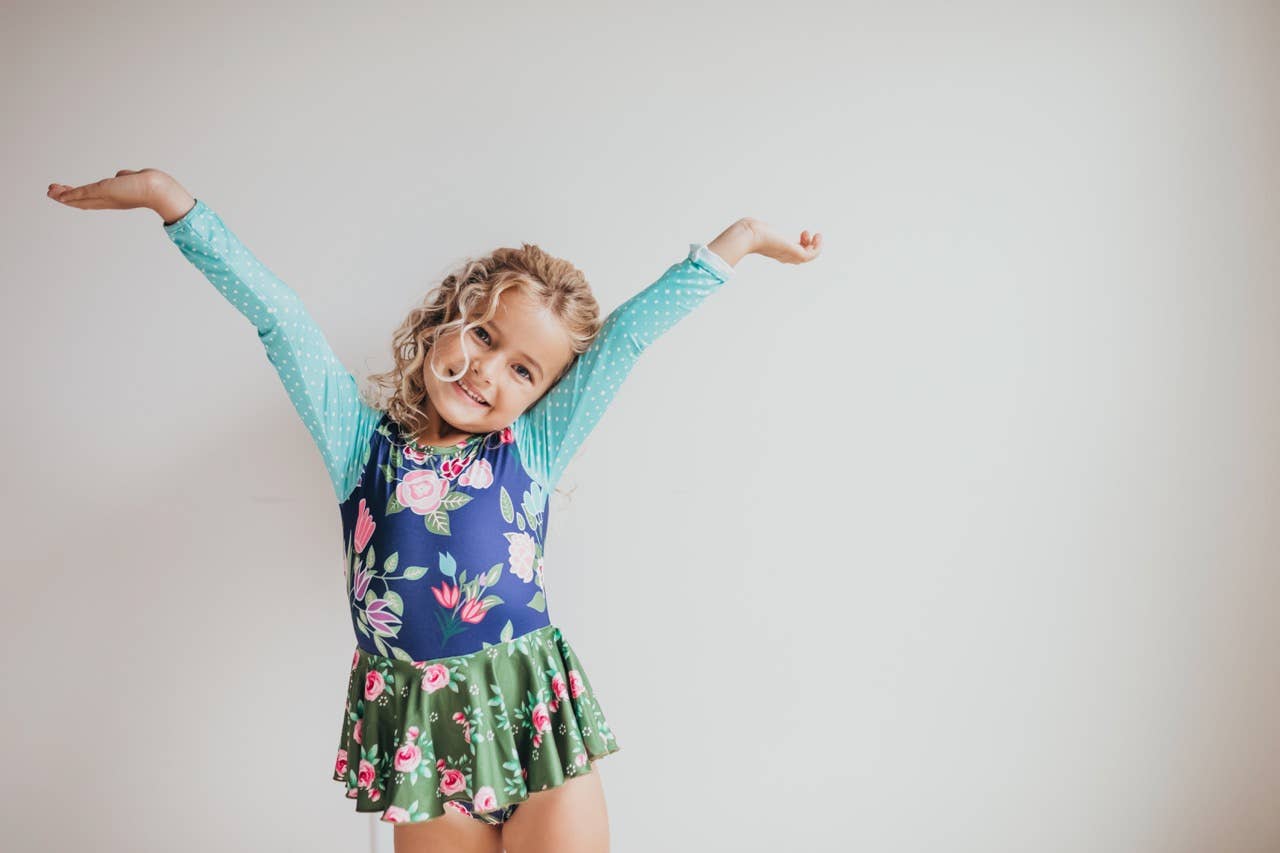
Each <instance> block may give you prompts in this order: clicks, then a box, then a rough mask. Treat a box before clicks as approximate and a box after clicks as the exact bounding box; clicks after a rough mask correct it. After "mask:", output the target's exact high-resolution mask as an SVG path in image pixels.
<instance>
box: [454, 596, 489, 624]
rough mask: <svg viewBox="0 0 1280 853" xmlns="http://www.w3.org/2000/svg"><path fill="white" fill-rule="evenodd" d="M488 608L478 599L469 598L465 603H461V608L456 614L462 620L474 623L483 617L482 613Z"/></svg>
mask: <svg viewBox="0 0 1280 853" xmlns="http://www.w3.org/2000/svg"><path fill="white" fill-rule="evenodd" d="M488 610H489V608H488V607H486V606H485V605H484V604H483V603H482V602H481V601H480V600H479V599H476V598H472V599H469V600H468V601H467V603H466V604H464V605H462V610H461V611H459V613H458V616H459V617H461V619H462V621H463V622H470V623H471V624H473V625H474V624H475V623H477V622H479V621H481V620H482V619H484V614H485V613H487V612H488Z"/></svg>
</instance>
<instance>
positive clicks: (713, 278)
mask: <svg viewBox="0 0 1280 853" xmlns="http://www.w3.org/2000/svg"><path fill="white" fill-rule="evenodd" d="M732 275H733V267H732V266H731V265H730V264H729V262H728V261H726V260H724V259H723V258H721V257H720V256H719V255H717V254H716V253H715V252H713V251H711V250H710V249H708V248H707V246H706V244H703V243H691V244H689V254H688V256H687V257H686V258H685V259H684V260H682V261H680V262H679V263H676V264H673V265H672V266H670V267H669V268H668V269H667V271H666V272H665V273H663V275H662V277H661V278H659V279H658V280H657V281H655V282H654V283H653V284H651V285H649V286H648V287H646V288H645V289H644V290H642V291H640V292H639V293H637V294H635V295H634V296H632V297H631V298H630V299H628V300H627V301H626V302H624V303H622V304H621V305H619V306H618V307H617V308H615V309H614V310H613V312H612V313H610V314H609V316H608V317H607V318H606V319H605V321H604V323H603V324H601V327H600V332H599V334H597V335H596V338H595V340H594V341H592V343H591V346H590V347H588V348H587V350H586V351H585V352H583V353H581V354H580V355H579V356H578V357H577V359H576V360H575V361H574V364H573V367H571V368H570V369H569V372H568V373H566V374H565V375H564V376H563V377H561V379H560V381H559V382H557V383H556V384H555V385H554V386H553V387H552V388H551V390H550V391H548V392H547V393H546V394H544V395H543V396H542V398H541V399H539V400H538V402H536V403H534V404H533V405H532V406H530V407H529V408H528V409H527V410H525V411H524V412H523V413H521V414H520V416H519V417H518V418H516V421H515V423H514V424H512V432H513V433H514V435H515V440H516V447H517V448H518V449H519V451H520V457H521V459H523V460H524V463H525V467H526V468H528V470H529V474H530V475H531V476H532V477H533V478H534V479H536V480H537V481H538V482H539V484H540V485H542V486H543V488H544V489H545V490H546V491H548V492H550V491H551V490H552V489H554V488H555V485H556V483H557V482H559V480H560V476H561V475H562V474H563V473H564V469H565V467H566V466H567V465H568V464H569V460H570V459H572V458H573V454H574V453H576V452H577V450H578V447H579V446H581V444H582V442H583V440H584V439H585V438H586V437H587V435H588V433H590V432H591V430H592V428H593V427H594V426H595V425H596V423H597V422H598V421H599V420H600V417H601V416H602V415H603V414H604V410H605V408H607V407H608V405H609V402H610V401H611V400H612V399H613V396H614V394H615V393H617V391H618V387H619V386H620V385H621V384H622V381H623V380H624V379H625V378H626V377H627V374H629V373H630V372H631V368H632V366H634V365H635V363H636V360H637V359H638V358H639V357H640V353H642V352H644V350H645V349H646V348H647V347H648V346H649V345H650V344H652V343H653V342H654V341H655V340H657V339H658V337H659V336H660V335H661V334H662V333H663V332H665V331H667V330H668V329H670V328H671V327H672V326H674V325H675V324H676V323H677V322H679V320H680V319H681V318H682V317H684V316H685V315H686V314H688V313H689V312H690V311H692V310H693V309H694V308H696V307H697V306H698V305H699V304H701V302H702V301H703V300H704V299H706V298H707V297H708V296H709V295H710V294H712V293H713V292H715V291H716V290H717V289H718V288H719V287H720V286H721V285H723V284H724V283H725V282H726V281H728V280H729V278H730V277H731V276H732Z"/></svg>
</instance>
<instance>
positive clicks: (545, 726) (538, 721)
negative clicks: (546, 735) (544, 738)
mask: <svg viewBox="0 0 1280 853" xmlns="http://www.w3.org/2000/svg"><path fill="white" fill-rule="evenodd" d="M532 717H533V728H534V729H535V730H536V731H540V732H549V731H551V715H550V714H548V713H547V706H546V705H545V704H543V703H542V702H539V703H538V704H537V705H534V706H533V714H532Z"/></svg>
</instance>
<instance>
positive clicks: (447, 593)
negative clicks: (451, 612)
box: [431, 581, 458, 609]
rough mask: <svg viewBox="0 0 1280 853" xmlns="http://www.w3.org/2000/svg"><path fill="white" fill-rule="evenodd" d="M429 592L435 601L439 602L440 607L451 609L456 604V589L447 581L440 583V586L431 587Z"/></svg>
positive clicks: (454, 585)
mask: <svg viewBox="0 0 1280 853" xmlns="http://www.w3.org/2000/svg"><path fill="white" fill-rule="evenodd" d="M431 592H432V593H433V594H434V595H435V597H436V601H438V602H440V606H441V607H448V608H451V609H452V608H453V606H454V605H455V604H457V603H458V587H457V585H456V584H451V583H449V582H448V581H441V583H440V586H433V587H431Z"/></svg>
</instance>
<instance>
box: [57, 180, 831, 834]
mask: <svg viewBox="0 0 1280 853" xmlns="http://www.w3.org/2000/svg"><path fill="white" fill-rule="evenodd" d="M48 195H49V197H50V198H53V199H54V200H56V201H60V202H62V203H64V204H67V205H70V206H72V207H77V208H82V209H125V208H135V207H146V208H149V209H151V210H154V211H155V212H156V213H158V214H159V215H160V216H161V219H162V223H163V227H164V231H165V233H166V235H167V236H168V237H169V239H170V240H171V241H172V242H173V243H174V244H175V245H177V247H178V248H179V249H180V250H181V251H182V253H183V255H185V256H186V258H187V259H188V260H189V261H191V263H192V264H194V265H195V266H196V268H197V269H199V270H200V271H201V272H202V273H203V274H204V275H205V276H206V277H207V278H208V280H209V281H210V282H212V283H213V285H214V286H215V287H217V288H218V290H219V291H220V292H221V293H222V295H223V296H224V297H226V298H227V300H228V301H230V302H231V304H232V305H233V306H235V308H236V310H238V311H239V312H240V313H241V314H243V315H244V316H245V317H247V318H248V319H249V320H250V321H251V322H252V323H253V325H254V326H255V327H256V328H257V330H258V336H259V338H260V339H261V340H262V343H263V345H264V346H265V347H266V351H267V357H268V358H269V359H270V361H271V363H272V365H274V367H275V370H276V372H277V373H278V375H279V377H280V379H281V381H282V382H283V383H284V386H285V388H286V389H287V390H288V393H289V397H290V399H291V400H292V402H293V405H294V408H295V409H296V410H297V412H298V414H299V416H301V418H302V421H303V423H304V424H305V425H306V427H307V429H308V430H309V431H310V432H311V435H312V437H313V438H314V440H315V443H316V446H317V447H318V448H319V449H320V453H321V456H322V458H323V459H324V463H325V466H326V468H327V469H328V472H329V477H330V480H331V482H332V484H333V489H334V493H335V495H336V497H337V500H338V505H339V510H340V514H341V519H342V532H343V545H344V552H345V570H344V571H345V575H346V587H347V593H348V600H349V603H350V608H351V619H352V624H353V626H354V628H355V635H356V648H355V652H354V654H353V656H352V659H351V673H350V680H349V682H348V688H347V697H346V706H345V708H344V709H343V714H342V729H341V736H340V738H339V740H338V750H337V759H336V765H335V767H334V771H333V778H334V780H335V781H337V782H340V783H342V784H343V786H344V788H345V791H346V795H347V797H349V798H351V799H352V800H353V801H354V805H355V809H356V810H357V811H361V812H377V813H379V815H380V817H381V819H382V820H384V821H389V822H392V823H394V824H395V825H396V826H395V848H396V850H397V851H398V853H406V851H425V850H433V851H436V850H468V851H472V850H474V851H497V850H501V849H502V848H503V846H504V845H505V848H506V850H507V851H509V853H538V851H557V853H566V851H567V852H568V853H574V851H599V850H607V849H608V821H607V815H606V811H605V804H604V796H603V791H602V790H601V788H600V782H599V775H598V774H596V773H592V764H591V762H593V761H595V760H596V759H598V758H601V757H603V756H605V755H608V754H610V753H612V752H615V751H617V749H618V748H619V746H618V743H617V741H616V740H615V739H614V736H613V733H612V731H610V728H609V724H608V722H607V720H606V719H605V716H604V713H603V711H602V709H601V707H600V704H599V703H598V702H597V701H596V697H595V694H594V693H593V691H592V688H591V681H590V679H588V678H587V672H586V669H585V668H584V667H583V665H582V662H581V661H580V660H579V658H578V656H577V655H576V654H575V653H574V650H573V648H572V647H571V646H570V645H569V643H568V641H567V640H566V639H565V638H564V636H563V635H562V634H561V632H560V629H559V628H557V627H556V626H555V625H554V624H553V623H552V621H551V618H550V613H549V610H548V607H547V601H548V599H547V594H546V590H545V587H544V581H543V568H544V567H543V548H544V546H545V543H546V536H547V522H548V509H549V507H548V505H547V497H548V495H549V494H550V493H551V492H552V490H553V489H554V488H555V486H556V483H557V482H558V481H559V479H560V477H561V475H562V474H563V473H564V470H565V467H566V466H567V465H568V463H569V460H570V459H571V458H572V457H573V454H574V451H575V450H576V449H577V448H578V446H579V445H580V444H581V443H582V441H583V439H584V438H585V437H586V436H587V434H588V433H589V432H590V431H591V429H592V427H593V426H594V425H595V424H596V422H597V421H598V420H599V419H600V416H601V415H602V414H603V412H604V409H605V407H606V406H607V405H608V403H609V400H610V399H611V397H612V396H613V394H614V393H615V392H616V391H617V389H618V386H619V385H620V384H621V382H622V381H623V379H624V378H625V377H626V376H627V374H628V372H629V371H630V370H631V367H632V365H633V364H634V363H635V361H636V359H637V358H638V357H639V355H640V353H641V352H642V351H643V350H644V348H645V347H647V346H648V345H649V344H651V343H653V341H654V340H655V339H656V338H657V337H658V336H659V335H661V334H662V333H663V332H665V331H666V330H667V329H669V328H671V327H672V326H673V325H674V324H675V323H676V322H678V321H679V319H680V318H681V317H683V316H684V315H685V314H688V313H689V312H690V311H692V310H693V309H694V307H696V306H697V305H698V304H699V303H701V302H702V300H703V299H705V298H706V297H707V296H708V295H709V294H711V293H713V292H714V291H715V290H716V289H717V288H719V287H720V286H721V285H723V284H724V283H725V282H726V281H727V280H728V279H729V277H730V276H731V274H732V272H733V268H734V265H735V264H736V263H737V262H738V261H739V260H741V259H742V258H743V257H744V256H745V255H747V254H750V253H757V254H761V255H764V256H766V257H770V258H773V259H775V260H779V261H783V262H787V263H804V262H806V261H810V260H812V259H813V258H815V257H817V256H818V253H819V251H820V247H821V242H822V238H821V235H820V234H814V235H812V236H810V234H809V232H807V231H804V232H801V235H800V241H799V242H798V243H795V242H792V241H789V240H787V239H785V238H783V237H782V236H781V235H780V234H779V233H778V232H777V231H775V230H774V229H773V228H771V227H769V226H768V225H767V224H765V223H762V222H760V221H758V220H755V219H742V220H739V221H737V222H735V223H733V224H732V225H730V226H729V227H728V228H727V229H725V230H724V231H723V232H722V233H721V234H720V235H719V236H718V237H716V238H715V239H714V240H713V241H712V242H711V243H709V244H691V245H690V249H689V254H688V256H687V257H686V258H684V259H683V260H681V261H680V262H678V263H676V264H673V265H672V266H671V267H670V268H669V269H667V271H666V272H665V273H664V274H663V275H662V276H661V277H660V278H659V279H658V280H657V281H656V282H654V283H653V284H651V285H649V287H647V288H645V289H644V290H642V291H640V292H639V293H637V294H636V295H635V296H633V297H631V298H630V299H628V300H627V301H626V302H624V303H623V304H622V305H621V306H619V307H618V308H617V309H616V310H615V311H613V313H611V314H610V315H609V316H608V318H607V319H605V320H604V322H603V323H601V322H600V321H599V318H598V307H597V304H596V301H595V298H594V297H593V296H592V294H591V290H590V288H589V287H588V285H587V282H586V279H585V278H584V277H583V275H582V273H581V272H579V271H578V270H577V269H575V268H574V267H573V266H572V265H570V264H569V263H567V262H566V261H563V260H560V259H558V258H553V257H551V256H549V255H547V254H546V253H545V252H543V251H542V250H541V249H539V248H538V247H537V246H535V245H530V244H524V245H523V246H522V247H521V248H519V249H514V248H502V249H498V250H496V251H495V252H494V253H493V254H491V255H489V256H488V257H485V258H481V259H479V260H472V261H470V262H468V263H467V264H465V265H464V266H463V268H461V269H460V270H458V271H457V272H456V273H455V274H453V275H450V276H448V277H447V278H445V280H444V281H443V282H442V283H441V284H440V285H438V286H437V287H435V288H433V289H432V290H431V291H430V292H429V293H428V294H427V296H426V298H425V299H424V301H423V303H422V304H421V305H420V306H418V307H416V308H414V309H413V310H412V311H411V312H410V313H409V316H408V318H407V319H406V320H405V321H404V323H403V324H402V325H401V326H400V328H399V329H398V330H397V331H396V333H395V336H394V339H393V353H394V358H395V366H394V368H392V369H391V370H390V371H388V372H387V373H382V374H377V375H375V376H373V377H370V380H371V384H372V385H375V386H378V387H379V388H380V389H381V393H380V395H378V396H375V395H374V394H371V393H366V394H365V395H364V397H362V396H361V394H360V393H359V392H358V391H357V387H356V381H355V379H354V378H353V377H352V375H351V374H350V373H348V372H347V370H345V369H344V368H343V366H342V365H341V364H340V363H339V361H338V359H337V358H336V357H335V355H334V354H333V352H332V350H331V349H330V348H329V346H328V344H327V343H326V341H325V339H324V336H323V335H322V334H321V332H320V330H319V329H318V328H317V327H316V325H315V323H314V322H313V321H312V319H311V317H310V316H309V314H308V313H307V311H306V309H305V308H304V307H303V304H302V302H301V301H300V300H299V298H298V296H297V294H295V293H294V292H293V291H292V290H290V289H289V287H288V286H287V285H285V284H284V282H282V281H281V280H280V279H278V278H277V277H276V276H275V275H273V274H272V273H271V271H270V270H268V269H267V268H266V267H265V266H263V265H262V263H261V262H259V261H258V259H257V258H256V257H254V255H253V254H252V253H251V252H250V251H249V250H248V249H247V248H246V247H245V246H244V245H243V244H242V243H241V242H240V241H239V240H238V239H237V238H236V236H235V234H233V233H232V232H231V231H230V230H229V229H228V228H227V226H226V225H225V224H224V223H223V222H222V220H221V219H220V218H219V217H218V214H217V213H215V212H214V211H213V210H212V208H210V207H209V206H208V205H206V204H205V203H204V202H203V201H201V200H197V199H195V198H194V197H192V196H191V195H190V194H189V193H188V192H187V191H186V190H185V189H183V188H182V186H181V185H180V184H178V182H177V181H175V180H174V179H173V178H172V177H170V176H169V175H167V174H165V173H164V172H160V171H158V170H155V169H143V170H140V171H132V170H122V171H120V172H117V173H116V176H115V177H114V178H107V179H105V180H102V181H98V182H97V183H93V184H87V185H85V186H81V187H76V188H71V187H68V186H65V185H63V184H51V185H50V187H49V191H48ZM366 397H367V398H368V401H366V399H365V398H366ZM436 818H443V819H442V820H436Z"/></svg>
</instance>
